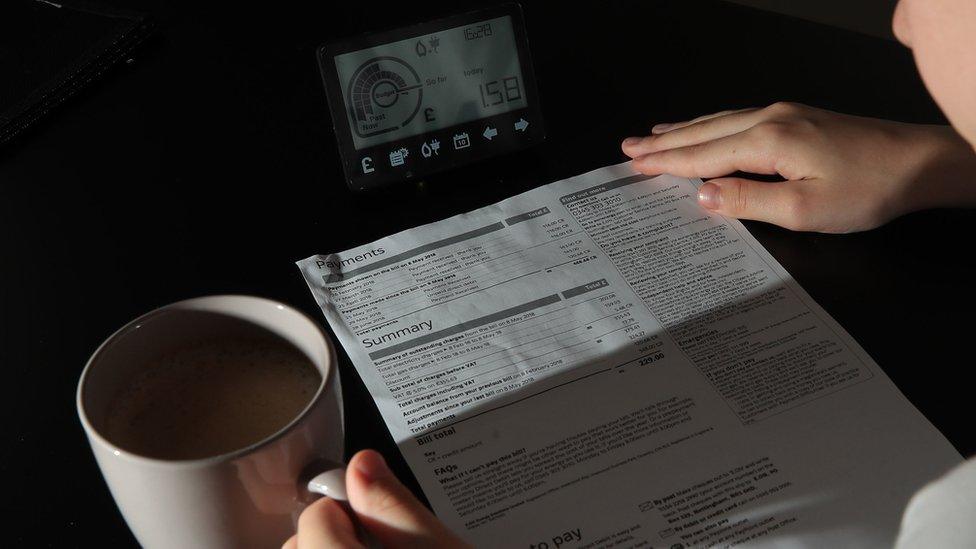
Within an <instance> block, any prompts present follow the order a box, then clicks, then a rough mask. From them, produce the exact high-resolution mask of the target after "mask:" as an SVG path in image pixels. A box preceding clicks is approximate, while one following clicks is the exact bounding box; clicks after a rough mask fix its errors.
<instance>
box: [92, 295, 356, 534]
mask: <svg viewBox="0 0 976 549" xmlns="http://www.w3.org/2000/svg"><path fill="white" fill-rule="evenodd" d="M242 326H245V327H247V329H249V330H252V331H253V330H255V329H257V330H262V331H265V332H270V333H271V334H274V335H277V336H279V337H281V338H284V339H285V340H286V341H289V342H290V343H292V344H293V345H294V346H295V347H297V348H298V349H299V350H300V351H301V352H302V353H304V354H305V355H306V356H307V357H308V358H309V359H310V360H311V362H312V364H314V365H315V367H316V368H318V370H319V372H320V373H321V377H322V382H321V385H320V386H319V389H318V391H317V393H316V394H315V397H314V398H313V399H312V401H311V402H310V403H309V404H308V406H307V407H306V408H305V409H304V410H303V411H302V412H301V413H300V414H299V415H298V416H297V417H295V419H294V420H292V421H291V423H289V424H288V425H286V426H285V427H283V428H282V429H281V430H279V431H278V432H277V433H275V434H273V435H271V436H270V437H268V438H266V439H264V440H262V441H259V442H257V443H255V444H252V445H251V446H248V447H246V448H241V449H239V450H235V451H232V452H229V453H226V454H222V455H217V456H212V457H207V458H203V459H192V460H164V459H155V458H151V457H146V456H141V455H137V454H134V453H131V452H128V451H126V450H125V449H123V448H120V447H117V446H115V445H114V444H113V443H112V442H111V441H109V440H108V439H106V438H105V437H104V436H103V435H102V433H103V432H104V426H105V421H106V418H107V417H108V414H111V413H112V410H111V409H110V408H111V402H112V398H113V396H114V395H115V394H116V392H117V391H118V390H119V388H120V387H121V385H122V384H123V383H125V382H126V380H129V379H132V376H133V375H134V374H135V373H136V372H137V371H138V369H139V368H142V367H145V365H146V364H147V362H149V361H148V360H147V359H148V358H152V357H154V356H160V355H161V354H165V353H167V352H168V351H169V350H174V349H178V348H180V347H181V345H182V344H185V343H187V342H188V341H195V340H199V339H200V338H201V336H205V337H207V338H220V337H223V336H228V337H232V336H234V335H235V334H238V335H239V332H240V330H241V329H242ZM77 401H78V416H79V417H80V419H81V423H82V425H83V426H84V429H85V433H86V434H87V435H88V440H89V443H90V444H91V447H92V451H93V452H94V453H95V460H96V461H97V462H98V466H99V467H100V468H101V471H102V474H103V475H104V476H105V481H106V483H107V484H108V487H109V489H110V490H111V492H112V496H113V497H114V498H115V502H116V504H117V505H118V506H119V509H120V510H121V511H122V515H123V516H124V517H125V520H126V522H127V523H128V525H129V528H131V529H132V532H133V533H134V534H135V537H136V539H137V540H138V541H139V543H140V544H142V545H143V546H144V547H149V548H165V547H174V548H180V549H186V548H193V547H206V548H221V547H228V548H229V547H235V548H237V547H280V546H281V544H282V543H283V542H284V541H285V540H287V539H288V537H289V536H291V535H292V534H293V533H294V531H295V523H296V521H297V519H298V515H299V514H300V513H301V511H302V510H303V509H304V508H305V506H306V505H307V504H308V503H309V502H310V501H311V499H313V496H312V495H311V494H310V493H309V490H310V489H311V490H312V491H316V492H320V493H326V494H328V495H332V496H333V497H337V498H342V497H344V487H343V486H341V480H342V474H341V471H336V470H334V469H333V468H334V467H337V466H338V464H339V463H341V462H342V459H343V416H342V396H341V389H340V385H339V371H338V369H337V368H336V355H335V349H334V348H333V346H332V343H331V342H330V341H329V338H328V337H327V336H326V335H325V334H324V333H323V332H322V330H321V329H320V328H319V326H318V325H317V324H316V323H315V322H314V321H312V320H311V319H309V318H308V317H307V316H305V315H304V314H302V313H301V312H299V311H297V310H295V309H293V308H291V307H288V306H286V305H283V304H280V303H277V302H275V301H271V300H267V299H262V298H257V297H248V296H212V297H201V298H197V299H189V300H186V301H180V302H178V303H174V304H172V305H168V306H165V307H162V308H160V309H156V310H155V311H152V312H150V313H147V314H145V315H143V316H141V317H139V318H137V319H135V320H133V321H132V322H130V323H129V324H127V325H125V326H124V327H122V328H121V329H120V330H118V331H117V332H115V334H113V335H112V336H111V337H109V338H108V339H107V340H106V341H105V342H104V343H102V345H101V346H100V347H99V348H98V349H97V350H96V351H95V354H94V355H92V357H91V359H89V361H88V364H87V365H86V366H85V370H84V371H83V372H82V374H81V380H80V381H79V382H78V395H77ZM323 471H326V473H325V474H320V473H323ZM316 475H317V476H316ZM310 479H311V480H312V482H310ZM332 483H338V485H332ZM330 486H332V488H331V491H330Z"/></svg>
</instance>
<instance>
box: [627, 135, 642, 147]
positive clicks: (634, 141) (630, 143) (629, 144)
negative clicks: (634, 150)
mask: <svg viewBox="0 0 976 549" xmlns="http://www.w3.org/2000/svg"><path fill="white" fill-rule="evenodd" d="M640 142H641V138H640V137H628V138H627V139H624V146H625V147H633V146H635V145H639V144H640Z"/></svg>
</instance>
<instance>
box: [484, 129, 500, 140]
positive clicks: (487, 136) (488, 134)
mask: <svg viewBox="0 0 976 549" xmlns="http://www.w3.org/2000/svg"><path fill="white" fill-rule="evenodd" d="M481 135H483V136H485V139H487V140H488V141H491V138H492V137H495V136H496V135H498V129H497V128H492V127H491V126H488V127H486V128H485V133H483V134H481Z"/></svg>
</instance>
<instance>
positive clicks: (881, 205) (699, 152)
mask: <svg viewBox="0 0 976 549" xmlns="http://www.w3.org/2000/svg"><path fill="white" fill-rule="evenodd" d="M622 148H623V151H624V153H625V154H627V155H628V156H630V157H631V158H633V164H634V167H635V168H636V169H638V170H639V171H641V172H642V173H645V174H651V175H656V174H661V173H670V174H674V175H679V176H684V177H702V178H716V179H712V180H710V181H709V182H707V183H706V184H704V185H703V186H702V187H701V190H700V193H699V202H700V203H701V204H702V206H704V207H706V208H708V209H711V210H714V211H716V212H718V213H721V214H723V215H727V216H730V217H738V218H743V219H755V220H759V221H766V222H769V223H775V224H777V225H781V226H783V227H786V228H788V229H793V230H800V231H819V232H828V233H845V232H853V231H863V230H867V229H872V228H874V227H877V226H879V225H882V224H884V223H886V222H888V221H890V220H892V219H894V218H895V217H898V216H900V215H904V214H906V213H909V212H912V211H917V210H922V209H927V208H939V207H972V206H976V154H974V152H973V149H972V148H970V146H969V145H968V144H967V143H966V142H965V141H963V139H962V138H961V137H959V136H958V135H957V134H956V133H955V131H953V130H952V129H951V128H949V127H946V126H927V125H916V124H903V123H898V122H889V121H886V120H877V119H872V118H863V117H857V116H849V115H843V114H838V113H834V112H830V111H825V110H820V109H814V108H811V107H807V106H804V105H796V104H792V103H776V104H774V105H771V106H769V107H766V108H764V109H745V110H741V111H725V112H720V113H717V114H712V115H708V116H703V117H700V118H696V119H694V120H691V121H688V122H681V123H677V124H659V125H658V126H655V127H654V128H653V129H652V130H651V135H649V136H646V137H631V138H628V139H626V140H624V142H623V145H622ZM737 171H742V172H748V173H754V174H768V175H776V174H778V175H779V176H781V177H783V178H784V179H786V180H787V181H785V182H782V183H764V182H758V181H755V180H751V179H748V178H743V177H729V175H730V174H733V173H735V172H737Z"/></svg>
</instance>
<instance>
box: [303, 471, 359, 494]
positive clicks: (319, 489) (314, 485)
mask: <svg viewBox="0 0 976 549" xmlns="http://www.w3.org/2000/svg"><path fill="white" fill-rule="evenodd" d="M306 488H308V491H309V492H312V493H313V494H321V495H323V496H325V497H328V498H332V499H334V500H337V501H349V497H348V496H347V495H346V468H345V467H337V468H335V469H329V470H328V471H325V472H323V473H319V474H317V475H315V476H314V477H312V480H310V481H308V484H307V485H306Z"/></svg>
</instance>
